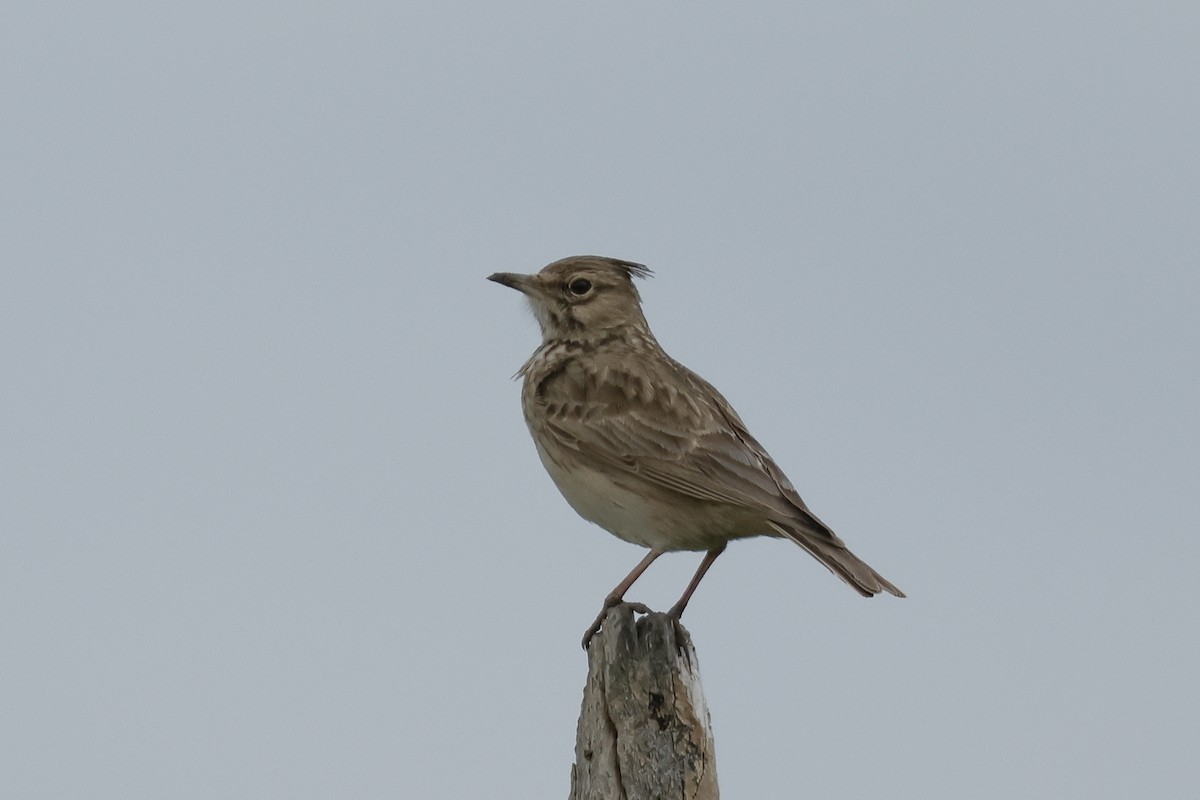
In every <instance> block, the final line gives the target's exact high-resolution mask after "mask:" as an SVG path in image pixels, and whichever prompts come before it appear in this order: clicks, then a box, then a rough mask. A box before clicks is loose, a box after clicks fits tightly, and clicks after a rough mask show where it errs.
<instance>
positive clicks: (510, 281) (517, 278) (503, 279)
mask: <svg viewBox="0 0 1200 800" xmlns="http://www.w3.org/2000/svg"><path fill="white" fill-rule="evenodd" d="M488 280H489V281H495V282H496V283H498V284H500V285H501V286H507V287H508V288H510V289H516V290H517V291H518V292H521V293H522V294H527V295H532V294H533V292H534V287H535V286H536V285H537V279H536V277H535V276H533V275H522V274H520V273H518V272H494V273H492V274H491V275H488Z"/></svg>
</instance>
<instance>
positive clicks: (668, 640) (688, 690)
mask: <svg viewBox="0 0 1200 800" xmlns="http://www.w3.org/2000/svg"><path fill="white" fill-rule="evenodd" d="M717 797H718V792H717V769H716V757H715V754H714V747H713V736H712V725H711V723H710V721H709V716H708V707H707V706H706V705H705V703H704V692H703V690H702V689H701V686H700V670H699V665H698V663H697V661H696V651H695V649H694V648H693V647H692V640H691V637H690V636H689V635H688V633H687V631H686V630H684V628H683V627H682V626H681V625H680V624H679V623H678V622H675V621H674V620H672V619H671V618H670V617H668V616H667V615H666V614H657V613H656V614H648V615H646V616H644V617H642V618H641V619H638V620H636V621H635V619H634V613H633V609H632V608H630V607H629V606H628V605H625V604H621V605H618V606H616V607H614V608H613V609H611V610H610V611H609V612H608V616H607V617H606V618H605V620H604V627H603V629H602V630H601V631H600V633H598V634H597V635H596V636H595V637H594V638H593V639H592V642H591V646H590V648H589V649H588V676H587V684H586V685H585V686H584V689H583V709H582V711H581V713H580V716H579V727H578V731H577V734H576V740H575V763H574V764H573V765H572V766H571V795H570V800H716V798H717Z"/></svg>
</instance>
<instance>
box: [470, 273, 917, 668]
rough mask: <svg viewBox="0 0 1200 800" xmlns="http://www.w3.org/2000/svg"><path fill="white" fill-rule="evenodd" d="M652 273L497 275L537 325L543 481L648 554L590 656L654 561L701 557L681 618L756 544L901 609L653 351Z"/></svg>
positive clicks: (700, 391)
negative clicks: (646, 293)
mask: <svg viewBox="0 0 1200 800" xmlns="http://www.w3.org/2000/svg"><path fill="white" fill-rule="evenodd" d="M649 275H650V270H648V269H647V268H646V267H644V266H642V265H641V264H635V263H632V262H629V261H620V260H617V259H613V258H603V257H600V256H574V257H571V258H565V259H563V260H561V261H556V262H554V263H553V264H550V265H549V266H547V267H546V268H545V269H543V270H542V271H541V272H539V273H537V274H536V275H518V274H513V273H496V274H494V275H491V276H490V277H489V280H493V281H496V282H497V283H501V284H503V285H505V286H509V287H512V288H514V289H517V290H518V291H520V292H522V293H524V294H525V295H526V296H527V297H528V298H529V302H530V305H531V306H532V307H533V311H534V314H535V315H536V316H537V319H538V322H539V324H540V325H541V329H542V337H543V341H542V345H541V347H539V348H538V349H537V350H536V351H535V352H534V354H533V355H532V356H531V357H530V359H529V360H528V361H527V362H525V365H524V366H523V367H521V370H520V372H519V373H518V374H519V375H520V376H522V377H523V378H524V383H523V387H522V391H521V405H522V408H523V410H524V412H525V421H526V423H527V424H528V425H529V431H530V433H531V434H532V436H533V440H534V443H535V444H536V446H537V451H538V455H539V456H540V457H541V459H542V463H543V464H544V465H545V467H546V471H547V472H549V473H550V477H551V478H552V479H553V480H554V483H555V485H557V486H558V489H559V491H560V492H562V494H563V497H565V498H566V500H567V502H568V503H570V504H571V507H572V508H574V509H575V510H576V511H577V512H578V513H579V514H580V516H582V517H584V518H585V519H587V520H590V521H592V522H594V523H596V524H597V525H600V526H601V527H602V528H605V529H606V530H608V531H610V532H611V533H613V534H614V535H616V536H618V537H620V538H621V539H624V540H625V541H627V542H632V543H634V544H639V545H642V546H643V547H647V548H650V552H649V553H648V554H647V556H646V557H645V558H644V559H643V560H642V562H641V563H640V564H638V566H637V567H635V568H634V570H633V571H632V572H631V573H630V574H629V575H628V576H627V577H626V578H625V580H623V581H622V582H621V583H620V584H618V585H617V587H616V588H615V589H614V590H613V591H612V592H611V593H610V594H609V596H608V597H607V598H606V599H605V604H604V608H603V609H602V610H601V613H600V616H599V617H597V619H596V621H595V622H594V623H593V624H592V626H591V627H590V628H589V629H588V631H587V633H586V634H585V635H584V646H585V647H586V646H587V643H588V641H589V640H590V638H591V636H592V635H593V634H594V633H595V632H596V631H598V630H599V628H600V623H601V621H602V620H603V617H604V613H605V611H606V610H607V609H608V608H609V607H611V606H612V605H615V604H616V603H618V602H620V601H621V599H622V597H623V596H624V594H625V592H626V591H627V590H628V589H629V587H630V586H631V585H632V584H633V582H634V581H635V580H637V578H638V577H639V576H640V575H641V574H642V572H644V571H645V569H646V568H647V567H648V566H649V565H650V563H651V562H652V561H654V559H655V558H657V557H658V556H659V555H661V554H662V553H664V552H669V551H675V550H697V551H699V550H704V551H706V555H705V558H704V561H703V562H702V563H701V565H700V568H699V569H698V570H697V572H696V575H695V577H693V578H692V581H691V583H690V584H689V585H688V587H687V589H686V590H685V592H684V593H683V596H682V597H680V599H679V602H678V603H676V604H675V606H674V607H673V608H672V609H671V612H670V613H672V614H673V615H674V616H676V617H678V616H680V615H682V614H683V610H684V608H685V607H686V605H687V602H688V600H689V599H690V597H691V595H692V592H693V591H695V589H696V586H697V585H698V584H699V582H700V579H701V578H702V577H703V575H704V573H705V572H706V571H707V569H708V567H709V566H711V564H712V562H713V561H714V560H715V559H716V558H717V556H718V555H720V553H721V551H722V550H724V548H725V545H726V543H727V542H729V541H731V540H733V539H741V538H745V537H749V536H782V537H786V538H788V539H791V540H792V541H794V542H796V543H797V544H799V545H800V546H801V547H803V548H804V549H805V550H807V551H808V552H809V553H810V554H811V555H812V556H813V557H814V558H816V559H817V560H818V561H820V562H821V563H822V564H824V565H825V566H826V567H828V568H829V570H830V571H831V572H833V573H834V574H835V575H837V576H838V577H839V578H841V579H842V580H843V581H845V582H846V583H848V584H849V585H850V586H851V587H852V588H854V589H855V590H856V591H858V592H859V593H860V594H862V595H864V596H867V597H870V596H872V595H875V594H878V593H879V592H888V593H890V594H893V595H896V596H897V597H903V596H904V594H903V593H902V592H901V591H900V590H899V589H897V588H896V587H895V586H894V585H892V584H891V583H890V582H888V581H887V580H886V579H885V578H883V576H881V575H880V574H879V573H878V572H876V571H875V570H874V569H872V568H871V567H870V566H868V565H867V564H866V563H865V562H863V561H862V560H861V559H859V558H858V557H857V556H855V555H854V554H853V553H851V552H850V551H849V550H848V549H846V545H845V544H844V543H843V542H842V540H841V539H839V538H838V537H837V536H836V535H835V534H834V533H833V531H832V530H830V529H829V527H828V526H826V525H825V524H824V523H823V522H821V520H819V519H817V517H816V516H815V515H814V514H813V513H812V512H811V511H809V509H808V506H806V505H805V504H804V501H803V500H801V499H800V495H799V494H797V493H796V490H795V488H794V487H793V486H792V484H791V482H790V481H788V479H787V477H786V476H785V475H784V474H783V472H782V470H780V469H779V467H778V466H777V465H776V464H775V462H774V461H773V460H772V459H771V457H770V456H769V455H768V454H767V451H766V450H765V449H763V447H762V445H760V444H759V443H758V441H757V440H756V439H755V438H754V437H753V436H751V435H750V432H749V431H748V430H747V429H746V426H745V424H744V423H743V422H742V420H741V418H740V417H738V415H737V412H735V411H734V410H733V408H732V407H731V406H730V405H729V403H728V402H727V401H726V400H725V398H724V397H722V396H721V393H720V392H718V391H717V390H716V389H715V388H713V386H712V385H711V384H709V383H708V382H707V381H705V380H704V379H703V378H701V377H700V376H699V375H697V374H696V373H694V372H692V371H691V370H689V369H688V368H687V367H685V366H683V365H682V364H680V363H679V362H677V361H675V360H674V359H672V358H671V357H670V356H668V355H667V354H666V353H665V352H664V351H663V349H662V348H661V347H660V346H659V344H658V342H657V341H656V340H655V338H654V334H652V333H651V332H650V326H649V325H648V324H647V323H646V318H645V316H644V315H643V314H642V309H641V298H640V297H639V295H638V291H637V288H636V287H635V286H634V284H633V279H634V278H644V277H647V276H649Z"/></svg>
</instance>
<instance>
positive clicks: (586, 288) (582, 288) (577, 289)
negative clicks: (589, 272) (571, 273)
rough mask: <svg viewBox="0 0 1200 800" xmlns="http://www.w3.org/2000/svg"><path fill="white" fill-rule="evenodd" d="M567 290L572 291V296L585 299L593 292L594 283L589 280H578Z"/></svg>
mask: <svg viewBox="0 0 1200 800" xmlns="http://www.w3.org/2000/svg"><path fill="white" fill-rule="evenodd" d="M567 288H568V289H570V290H571V294H573V295H576V296H578V297H583V296H584V295H585V294H587V293H588V292H590V291H591V290H592V282H591V281H589V280H588V279H587V278H576V279H575V280H573V281H571V283H570V285H569V286H567Z"/></svg>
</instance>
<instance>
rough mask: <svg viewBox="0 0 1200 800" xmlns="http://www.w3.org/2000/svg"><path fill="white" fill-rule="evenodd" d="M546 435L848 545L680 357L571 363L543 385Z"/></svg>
mask: <svg viewBox="0 0 1200 800" xmlns="http://www.w3.org/2000/svg"><path fill="white" fill-rule="evenodd" d="M537 396H538V398H539V399H538V402H541V403H543V410H544V412H545V420H546V425H545V428H544V430H543V435H545V436H550V437H553V439H554V440H555V441H556V443H557V444H558V445H560V446H562V447H565V448H568V449H569V450H573V451H575V452H577V453H578V454H579V456H580V457H581V459H583V460H585V461H586V462H587V463H589V464H590V465H593V466H595V467H596V468H602V469H605V470H606V471H608V472H609V473H610V474H611V475H613V476H614V477H617V478H620V477H626V478H628V477H634V476H636V477H638V478H640V479H644V480H648V481H651V482H653V483H656V484H658V485H659V486H662V487H664V488H667V489H671V490H673V491H676V492H679V493H680V494H682V495H685V496H688V497H692V498H695V499H698V500H706V501H712V502H718V503H728V504H731V505H735V506H740V507H743V508H748V509H753V510H755V511H758V512H761V513H762V514H763V516H764V517H765V518H767V519H770V520H774V521H776V522H781V523H786V524H788V525H791V526H800V527H801V528H803V529H805V530H806V531H808V532H810V533H811V534H814V535H818V536H821V537H822V538H827V541H829V543H830V544H834V545H835V546H842V544H841V541H840V540H839V539H838V538H837V536H835V535H834V534H833V532H832V531H831V530H829V528H828V527H827V526H826V525H824V524H823V523H822V522H821V521H820V520H819V519H817V518H816V517H815V516H814V515H813V514H812V512H810V511H809V510H808V507H807V506H806V505H805V504H804V501H803V500H801V499H800V495H799V494H798V493H797V492H796V490H795V488H794V487H793V486H792V484H791V482H790V481H788V479H787V476H785V475H784V474H783V472H782V470H780V469H779V467H778V466H777V465H776V464H775V462H774V461H773V460H772V459H771V457H770V456H769V455H768V454H767V452H766V450H765V449H764V448H763V447H762V445H760V444H759V443H758V441H757V440H756V439H755V438H754V437H753V436H751V435H750V432H749V431H748V430H746V426H745V424H744V423H743V422H742V420H741V418H740V417H738V415H737V413H736V412H735V411H734V410H733V408H732V407H731V406H730V405H729V403H728V402H727V401H726V400H725V398H724V397H722V396H721V394H720V393H719V392H718V391H717V390H716V389H715V388H714V387H713V386H712V385H711V384H709V383H708V382H707V381H705V380H704V379H703V378H701V377H700V376H699V375H696V374H695V373H694V372H692V371H691V370H688V369H687V368H686V367H684V366H682V365H681V364H678V363H676V362H673V361H672V362H663V363H661V364H656V365H649V364H646V363H645V362H642V361H629V360H625V361H620V360H612V361H609V360H605V359H596V360H593V361H592V362H591V363H589V364H586V365H584V364H580V363H579V362H574V364H572V365H570V366H569V367H568V368H565V369H562V370H559V371H557V372H555V373H554V374H553V375H551V376H548V377H547V378H546V380H544V381H542V382H541V383H540V385H539V386H538V387H537Z"/></svg>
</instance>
